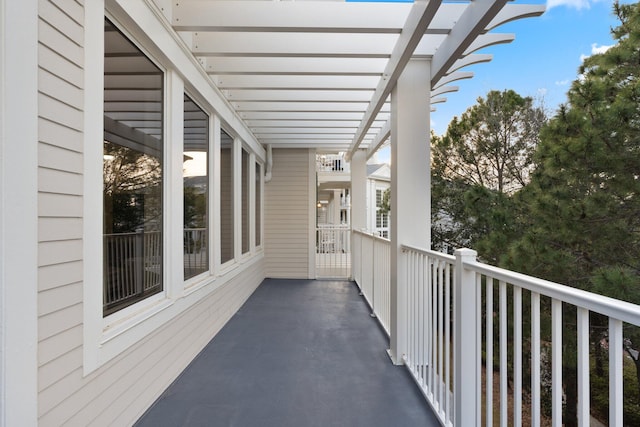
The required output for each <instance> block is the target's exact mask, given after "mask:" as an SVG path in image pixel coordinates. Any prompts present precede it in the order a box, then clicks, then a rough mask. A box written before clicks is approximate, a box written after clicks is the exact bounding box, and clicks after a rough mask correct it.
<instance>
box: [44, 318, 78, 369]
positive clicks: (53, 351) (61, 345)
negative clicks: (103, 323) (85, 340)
mask: <svg viewBox="0 0 640 427" xmlns="http://www.w3.org/2000/svg"><path fill="white" fill-rule="evenodd" d="M81 345H82V325H79V326H76V327H74V328H71V329H67V330H65V331H63V332H61V333H59V334H58V335H55V336H53V337H51V338H48V339H46V340H42V341H40V342H39V343H38V364H39V365H40V366H42V365H44V364H46V363H49V362H51V361H52V360H54V359H57V358H58V357H60V356H62V355H63V354H65V353H68V352H70V351H71V350H73V349H74V348H77V347H79V346H81Z"/></svg>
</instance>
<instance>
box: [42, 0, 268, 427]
mask: <svg viewBox="0 0 640 427" xmlns="http://www.w3.org/2000/svg"><path fill="white" fill-rule="evenodd" d="M39 12H40V23H39V39H40V44H39V47H38V58H39V70H38V72H39V76H38V77H39V93H38V113H39V121H38V139H39V145H38V166H39V168H38V178H39V181H38V242H39V243H38V316H39V320H38V340H39V341H38V418H39V424H40V425H42V426H57V425H83V426H86V425H131V424H133V422H135V420H136V419H137V418H138V417H139V416H140V415H142V413H144V411H145V410H146V409H147V408H148V407H149V406H150V405H151V404H152V403H153V401H154V400H155V399H156V398H157V397H158V396H159V395H160V394H161V393H162V392H163V391H164V389H165V388H166V387H167V386H168V385H169V384H170V383H171V382H172V381H173V380H174V379H175V378H176V377H177V376H178V375H179V374H180V372H181V371H182V369H183V368H184V367H185V366H186V365H187V364H188V363H190V362H191V360H193V358H194V357H195V356H196V355H197V354H198V352H199V351H200V350H201V349H202V348H203V347H204V346H205V345H206V344H207V343H208V342H209V341H210V340H211V338H212V337H213V336H214V335H215V334H216V333H217V332H218V331H219V330H220V329H221V328H222V326H223V325H224V324H225V323H226V322H227V321H228V320H229V318H230V317H231V316H232V315H233V314H234V313H235V312H236V311H237V310H238V308H239V307H240V306H241V305H242V304H243V303H244V301H245V300H246V299H247V298H248V297H249V296H250V295H251V293H252V292H253V291H254V290H255V288H256V287H257V286H258V285H259V284H260V283H261V281H262V280H263V279H264V277H265V274H264V260H263V259H257V260H252V261H249V262H247V263H246V264H244V265H241V266H238V267H237V268H236V269H234V270H232V271H231V272H229V273H228V274H229V276H231V275H235V277H233V278H226V277H219V278H217V279H216V282H217V285H216V286H219V287H218V288H217V289H216V290H214V291H210V290H209V289H208V288H207V287H205V288H203V289H201V290H198V291H194V293H193V294H191V296H193V295H196V294H198V293H200V294H201V295H202V299H201V300H200V301H198V302H197V303H196V304H195V305H193V306H192V307H191V308H189V309H188V310H185V311H183V312H182V314H180V315H179V316H177V317H175V318H173V319H171V321H170V322H166V324H164V325H159V327H158V328H157V329H155V331H154V332H153V333H151V334H150V335H148V336H147V337H145V338H144V339H143V340H141V341H139V342H138V343H136V344H134V345H132V346H131V347H129V348H128V349H127V350H126V351H124V352H123V353H122V354H119V355H118V356H116V357H114V358H113V359H111V360H110V361H109V362H107V363H105V364H104V365H102V366H101V367H100V368H98V369H96V370H95V371H93V372H91V373H90V374H89V375H86V376H85V375H84V374H83V357H84V352H83V346H84V345H88V344H86V343H83V339H84V325H83V319H84V305H83V289H84V286H85V283H84V282H83V279H84V278H83V253H84V252H83V250H84V242H83V223H84V218H83V203H84V202H83V196H84V176H83V173H84V161H85V160H86V159H84V152H85V147H84V144H85V141H84V135H83V126H84V108H85V106H84V105H83V102H84V93H83V87H84V70H83V60H84V47H83V46H84V40H83V39H84V29H83V28H82V25H83V22H84V10H83V1H80V0H53V1H47V0H40V2H39ZM95 143H96V144H102V141H101V140H98V141H95ZM96 191H97V192H100V191H101V188H96ZM96 274H98V275H99V274H101V273H100V272H96ZM96 283H99V281H98V282H96ZM212 286H213V285H212ZM207 292H209V293H207ZM180 304H183V301H182V300H177V301H176V303H175V305H174V307H175V306H180Z"/></svg>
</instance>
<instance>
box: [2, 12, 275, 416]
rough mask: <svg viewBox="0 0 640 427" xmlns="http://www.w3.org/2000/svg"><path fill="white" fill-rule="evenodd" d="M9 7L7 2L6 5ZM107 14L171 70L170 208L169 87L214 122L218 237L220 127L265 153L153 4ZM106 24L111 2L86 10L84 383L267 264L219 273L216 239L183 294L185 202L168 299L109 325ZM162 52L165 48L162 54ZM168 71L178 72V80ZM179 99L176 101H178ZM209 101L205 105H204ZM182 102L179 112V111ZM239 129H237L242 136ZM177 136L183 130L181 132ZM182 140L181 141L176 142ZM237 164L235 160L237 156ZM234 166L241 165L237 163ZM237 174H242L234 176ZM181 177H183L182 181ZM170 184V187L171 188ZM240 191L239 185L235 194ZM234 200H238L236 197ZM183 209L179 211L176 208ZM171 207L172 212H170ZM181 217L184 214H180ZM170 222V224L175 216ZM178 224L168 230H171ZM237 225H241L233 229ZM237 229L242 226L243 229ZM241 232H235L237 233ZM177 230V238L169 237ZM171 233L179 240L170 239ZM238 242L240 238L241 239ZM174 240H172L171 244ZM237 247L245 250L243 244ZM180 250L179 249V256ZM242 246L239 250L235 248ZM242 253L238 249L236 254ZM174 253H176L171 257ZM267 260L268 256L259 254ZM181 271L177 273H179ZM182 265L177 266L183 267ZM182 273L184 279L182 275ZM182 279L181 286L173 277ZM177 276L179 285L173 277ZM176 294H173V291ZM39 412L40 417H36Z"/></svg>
mask: <svg viewBox="0 0 640 427" xmlns="http://www.w3.org/2000/svg"><path fill="white" fill-rule="evenodd" d="M0 1H6V0H0ZM108 5H109V11H108V13H106V17H107V18H109V19H110V20H111V21H112V22H113V23H114V24H115V25H117V26H118V28H119V29H121V30H122V29H123V25H119V24H120V23H126V24H127V25H126V31H123V33H125V35H126V36H127V37H129V39H130V40H131V41H132V42H134V43H136V45H137V46H138V47H139V48H140V49H141V50H142V51H143V52H144V53H145V54H146V55H147V56H148V57H149V58H150V59H152V60H153V58H156V59H162V61H163V63H165V64H168V65H167V66H164V67H163V66H160V68H162V69H163V71H164V72H165V81H167V82H169V83H168V84H167V85H166V86H165V94H167V95H166V96H165V107H166V108H165V124H164V126H165V138H164V140H165V141H164V144H165V177H164V191H165V193H164V194H165V203H171V201H170V200H169V198H168V197H167V192H168V191H170V190H169V187H170V185H171V184H170V182H172V183H173V186H174V187H175V186H176V183H177V181H178V180H179V181H180V185H179V188H180V191H176V190H175V189H174V190H173V191H176V192H172V195H173V201H174V202H176V199H175V198H176V197H178V198H179V199H180V200H182V195H183V189H182V174H181V172H182V163H181V161H182V144H179V145H180V155H179V157H178V156H177V154H176V153H177V148H176V147H173V148H171V150H172V151H171V154H170V153H169V152H168V151H167V150H168V149H169V148H168V147H169V146H168V145H167V144H170V143H171V144H173V143H174V142H176V141H177V140H180V141H182V139H183V135H182V126H183V123H182V121H181V120H180V121H179V122H175V120H173V119H174V117H173V116H172V115H171V111H169V108H168V106H169V105H170V104H169V102H170V101H169V98H170V96H169V92H168V91H170V90H172V88H171V87H169V84H171V85H172V86H173V90H172V92H173V93H174V94H177V93H178V87H180V88H181V89H180V94H179V100H180V102H179V104H180V108H179V111H182V109H183V108H184V106H183V104H182V100H183V94H184V86H185V85H186V82H187V81H188V82H189V83H188V84H189V90H190V93H192V94H194V95H195V96H196V98H197V99H198V100H200V101H201V103H200V105H202V106H203V107H205V108H204V110H205V112H207V114H209V115H210V120H211V123H212V126H211V144H212V150H211V157H212V161H211V162H210V166H209V167H210V172H211V177H210V183H212V184H213V185H212V194H213V195H214V197H210V207H211V209H212V215H211V217H212V218H211V221H212V222H211V224H210V227H211V230H219V229H220V218H219V213H220V201H219V197H217V196H215V195H216V194H218V195H219V194H220V177H219V170H220V163H219V162H220V159H219V148H220V135H219V131H220V123H221V122H222V121H224V123H226V124H229V123H232V124H230V125H228V126H227V128H228V129H229V130H230V131H231V133H230V135H232V136H233V135H235V138H236V139H238V140H240V139H241V138H239V137H238V134H240V135H245V136H246V138H248V141H249V143H248V146H249V147H251V150H250V152H255V153H256V156H257V157H258V158H260V159H261V161H264V159H265V156H266V152H265V151H264V149H263V148H262V147H261V146H260V145H259V144H258V143H257V142H256V141H255V140H254V139H253V137H252V135H251V133H250V132H249V131H248V129H247V128H245V127H244V125H243V124H242V123H241V122H240V121H239V120H237V119H236V117H235V116H234V114H235V113H234V112H233V111H232V110H230V109H229V107H228V104H227V103H226V102H225V101H224V99H223V98H222V97H221V95H220V93H219V91H217V89H215V88H214V87H212V86H211V84H210V81H209V80H208V78H207V75H206V73H205V72H204V71H203V70H201V69H199V68H198V64H197V62H196V61H195V60H194V59H193V58H192V57H191V56H190V53H189V52H188V51H187V49H186V48H185V47H184V46H182V43H183V42H182V41H181V40H180V39H179V36H177V35H175V34H173V33H172V32H171V28H170V24H169V23H168V22H165V17H164V15H163V14H162V12H161V11H159V10H156V9H157V8H156V7H155V6H154V4H153V3H150V2H146V1H144V0H126V1H125V0H109V2H108ZM104 19H105V2H104V1H101V0H96V1H91V2H86V4H85V25H84V28H85V65H86V66H85V121H84V124H85V135H84V138H85V143H84V148H85V155H84V162H85V163H84V173H85V181H84V189H83V191H84V204H83V206H84V222H83V226H84V232H83V239H84V254H83V258H84V262H83V270H84V284H83V293H84V304H83V311H84V331H83V334H84V345H83V356H84V363H83V369H84V375H88V374H89V373H91V372H93V371H95V370H97V369H98V368H100V367H101V366H103V365H104V364H105V363H107V362H108V361H110V360H112V359H113V358H114V357H116V356H117V355H119V354H121V353H122V352H124V351H125V350H126V349H128V348H130V347H131V346H133V345H135V344H136V343H138V342H140V341H141V340H142V339H143V338H145V337H146V336H148V335H149V334H150V333H152V332H153V331H155V330H156V329H158V328H159V327H161V326H162V325H164V324H166V323H167V322H170V321H171V320H172V319H173V318H175V317H176V316H178V315H179V314H180V313H182V312H184V311H185V310H187V309H189V308H190V307H191V306H193V305H194V304H196V303H198V302H199V301H200V300H202V299H203V298H205V297H206V296H207V295H209V294H210V293H212V292H215V291H216V290H217V289H219V288H220V287H221V286H223V285H224V284H225V283H227V282H228V281H229V280H232V279H233V278H234V277H236V276H237V275H239V274H242V273H243V272H244V271H245V270H246V269H247V268H250V267H251V266H252V265H253V264H255V263H256V262H260V261H261V260H262V258H263V257H262V256H254V257H245V258H244V259H239V258H238V257H235V258H234V259H233V260H231V261H229V262H228V263H226V264H225V265H222V266H221V265H220V261H219V259H220V258H219V254H220V236H219V232H212V233H211V235H212V236H213V244H212V251H211V257H212V258H211V259H212V262H211V263H210V274H209V276H208V277H204V278H203V279H202V280H200V281H197V283H195V282H194V283H189V286H188V287H187V288H185V282H184V280H183V276H182V268H183V265H182V256H181V255H182V225H183V221H182V220H181V221H179V222H177V225H176V221H175V220H176V217H180V218H181V216H182V201H180V203H175V204H173V205H174V206H172V207H171V208H170V209H172V212H174V213H172V214H168V212H167V211H166V210H165V219H164V221H165V226H164V236H165V246H164V254H165V256H164V259H165V269H164V270H165V271H164V277H163V287H164V291H163V292H161V293H159V294H156V295H153V296H151V297H148V298H146V299H144V300H142V301H140V302H138V303H135V304H133V305H131V306H129V307H126V308H124V309H122V310H120V311H118V312H116V313H114V314H112V315H110V316H108V317H106V318H103V316H102V313H103V309H102V301H103V294H102V293H103V291H102V273H101V272H102V268H103V267H102V215H103V213H102V203H103V202H102V191H95V190H96V188H102V185H103V184H102V179H103V178H102V154H103V153H102V144H96V143H95V141H102V140H103V126H102V123H103V98H104V95H103V74H104V25H103V23H104ZM159 46H161V47H159ZM169 70H179V74H178V71H175V72H172V71H169ZM176 97H177V95H174V98H176ZM203 100H204V101H203ZM177 103H178V102H177V100H176V101H175V102H174V104H177ZM236 128H237V129H236ZM178 129H179V130H178ZM178 133H180V135H179V136H178ZM176 138H177V139H176ZM236 157H237V156H236ZM178 158H179V162H180V168H179V169H178V170H179V172H180V173H178V172H177V171H176V170H175V166H173V169H172V171H173V172H171V173H173V175H174V176H173V177H171V178H170V177H169V175H168V173H169V169H170V168H172V166H171V165H170V164H169V162H170V161H171V160H170V159H173V162H174V163H176V161H177V160H176V159H178ZM234 161H235V160H234ZM236 169H237V168H236ZM177 175H180V177H179V178H178V177H177ZM169 180H171V181H169ZM235 185H236V184H234V186H235ZM235 194H238V193H237V192H236V193H235ZM236 199H238V201H239V198H238V197H236ZM176 205H177V206H176ZM165 206H166V204H165ZM178 209H179V211H180V213H179V214H178ZM236 212H237V209H236ZM167 215H169V216H171V217H172V218H171V219H170V218H169V216H167ZM168 221H170V223H171V224H172V225H171V226H169V225H168V224H169V222H168ZM234 222H235V223H238V221H237V220H235V221H234ZM238 225H239V224H238ZM238 225H236V227H237V226H238ZM168 227H171V230H169V229H168ZM176 229H179V230H180V238H179V239H178V242H179V243H178V242H174V246H175V247H174V248H173V249H170V248H169V246H168V245H167V244H166V243H167V242H168V241H171V240H172V239H173V240H175V239H176V237H175V236H176V235H177V234H176ZM170 233H173V234H172V235H171V236H173V237H171V236H170ZM236 235H237V233H236ZM167 239H168V240H167ZM238 243H239V242H238ZM176 247H177V249H176ZM238 247H239V246H238V245H236V248H238ZM236 250H237V249H236ZM171 251H173V252H171ZM176 251H178V252H179V253H180V256H177V257H173V259H172V261H171V263H172V264H171V266H170V265H169V264H168V263H167V256H169V254H170V253H177V252H176ZM260 255H262V254H260ZM174 263H175V265H173V264H174ZM178 264H179V266H178ZM178 272H179V273H178ZM178 274H179V276H180V280H176V279H175V277H177V275H178ZM174 276H175V277H174ZM174 286H175V287H174ZM36 412H37V411H36Z"/></svg>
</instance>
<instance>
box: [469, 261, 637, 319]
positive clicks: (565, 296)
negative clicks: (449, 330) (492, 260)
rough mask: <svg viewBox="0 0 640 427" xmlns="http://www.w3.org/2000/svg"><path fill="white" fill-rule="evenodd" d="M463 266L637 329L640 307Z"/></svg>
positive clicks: (503, 272)
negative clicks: (628, 324)
mask: <svg viewBox="0 0 640 427" xmlns="http://www.w3.org/2000/svg"><path fill="white" fill-rule="evenodd" d="M464 267H465V268H467V269H469V270H472V271H475V272H476V273H481V274H485V275H487V276H489V277H491V278H494V279H497V280H499V281H503V282H506V283H509V284H511V285H515V286H518V287H521V288H523V289H528V290H530V291H532V292H537V293H539V294H540V295H545V296H548V297H551V298H554V299H557V300H560V301H563V302H566V303H569V304H572V305H575V306H577V307H583V308H586V309H588V310H590V311H593V312H596V313H600V314H603V315H605V316H608V317H612V318H614V319H618V320H622V321H623V322H627V323H630V324H632V325H636V326H640V305H636V304H631V303H629V302H626V301H621V300H618V299H615V298H610V297H606V296H604V295H599V294H595V293H592V292H587V291H584V290H582V289H577V288H572V287H571V286H566V285H561V284H559V283H555V282H550V281H548V280H544V279H539V278H536V277H532V276H527V275H526V274H522V273H516V272H515V271H510V270H506V269H503V268H499V267H493V266H491V265H488V264H483V263H481V262H465V263H464Z"/></svg>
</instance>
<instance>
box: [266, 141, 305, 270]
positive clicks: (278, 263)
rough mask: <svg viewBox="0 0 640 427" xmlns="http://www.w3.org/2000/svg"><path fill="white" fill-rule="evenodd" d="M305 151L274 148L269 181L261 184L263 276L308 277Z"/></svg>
mask: <svg viewBox="0 0 640 427" xmlns="http://www.w3.org/2000/svg"><path fill="white" fill-rule="evenodd" d="M309 155H310V153H309V150H308V149H274V150H273V169H272V179H271V181H270V182H268V183H266V184H265V230H264V232H265V257H266V274H267V277H275V278H305V279H306V278H308V277H309V269H310V266H309V246H310V244H309V243H310V242H309V227H315V225H314V224H310V223H309V209H310V206H312V205H311V204H313V205H315V197H316V196H315V194H310V191H309V174H315V170H312V169H310V167H309Z"/></svg>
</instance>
